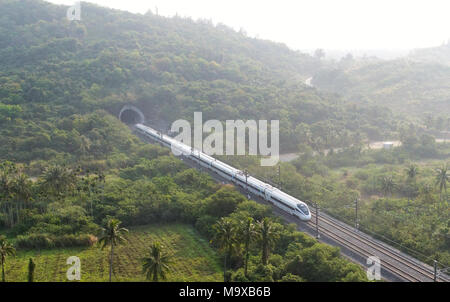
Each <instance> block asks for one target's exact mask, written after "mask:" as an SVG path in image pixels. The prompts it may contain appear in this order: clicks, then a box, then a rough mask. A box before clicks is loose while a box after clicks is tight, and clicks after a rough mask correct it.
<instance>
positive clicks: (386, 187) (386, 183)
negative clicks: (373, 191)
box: [381, 176, 396, 196]
mask: <svg viewBox="0 0 450 302" xmlns="http://www.w3.org/2000/svg"><path fill="white" fill-rule="evenodd" d="M395 187H396V183H395V181H394V179H393V178H392V176H384V177H383V178H382V179H381V189H382V190H383V193H384V196H387V195H388V194H389V195H390V194H392V192H393V191H394V188H395Z"/></svg>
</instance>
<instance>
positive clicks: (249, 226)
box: [239, 217, 256, 276]
mask: <svg viewBox="0 0 450 302" xmlns="http://www.w3.org/2000/svg"><path fill="white" fill-rule="evenodd" d="M239 233H240V239H241V240H242V242H243V243H244V253H245V261H244V274H245V276H247V267H248V258H249V255H250V244H251V242H252V241H253V240H254V235H255V234H256V231H255V224H254V223H253V218H252V217H248V218H247V220H245V221H242V222H241V225H240V228H239Z"/></svg>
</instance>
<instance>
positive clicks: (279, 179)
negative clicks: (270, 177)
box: [278, 164, 281, 190]
mask: <svg viewBox="0 0 450 302" xmlns="http://www.w3.org/2000/svg"><path fill="white" fill-rule="evenodd" d="M278 188H279V189H280V190H281V165H280V164H278Z"/></svg>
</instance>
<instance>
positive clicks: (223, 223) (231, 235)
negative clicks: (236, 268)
mask: <svg viewBox="0 0 450 302" xmlns="http://www.w3.org/2000/svg"><path fill="white" fill-rule="evenodd" d="M213 229H214V232H215V234H214V238H213V241H215V242H216V243H217V244H218V245H219V248H220V249H221V250H222V251H224V252H225V257H224V264H223V281H226V273H227V260H230V258H231V255H232V253H233V249H234V247H235V244H236V230H235V227H234V225H233V222H232V221H231V219H229V218H224V217H223V218H221V219H220V220H219V221H218V222H217V223H216V224H215V225H214V226H213Z"/></svg>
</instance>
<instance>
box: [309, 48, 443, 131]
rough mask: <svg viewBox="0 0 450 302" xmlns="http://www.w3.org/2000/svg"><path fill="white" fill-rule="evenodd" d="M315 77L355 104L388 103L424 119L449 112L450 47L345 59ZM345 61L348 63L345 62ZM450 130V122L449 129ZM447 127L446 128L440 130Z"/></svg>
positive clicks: (320, 84)
mask: <svg viewBox="0 0 450 302" xmlns="http://www.w3.org/2000/svg"><path fill="white" fill-rule="evenodd" d="M343 61H345V60H344V59H343V60H341V62H340V64H337V66H331V67H330V66H328V67H327V68H323V69H321V71H320V72H318V73H316V74H315V76H314V81H313V83H314V85H315V86H316V87H318V88H319V89H323V90H327V91H329V92H336V93H339V94H340V95H341V96H343V97H344V98H345V99H346V100H348V101H350V102H353V103H356V104H360V105H362V104H371V105H379V106H387V107H389V108H390V109H391V110H392V111H393V112H394V113H399V114H403V115H404V116H407V117H412V116H414V117H415V118H417V119H418V120H422V121H423V120H424V119H425V117H427V116H431V117H432V118H434V119H438V118H439V117H442V118H444V119H445V120H447V119H448V116H449V115H450V46H449V45H443V46H441V47H437V48H429V49H422V50H417V51H415V52H413V53H412V54H411V55H410V56H408V57H405V58H400V59H395V60H377V61H375V62H367V63H361V61H359V62H358V61H357V60H352V59H351V58H346V62H343ZM344 63H345V64H344ZM449 129H450V121H447V123H446V130H447V131H448V130H449ZM441 130H444V129H441Z"/></svg>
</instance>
